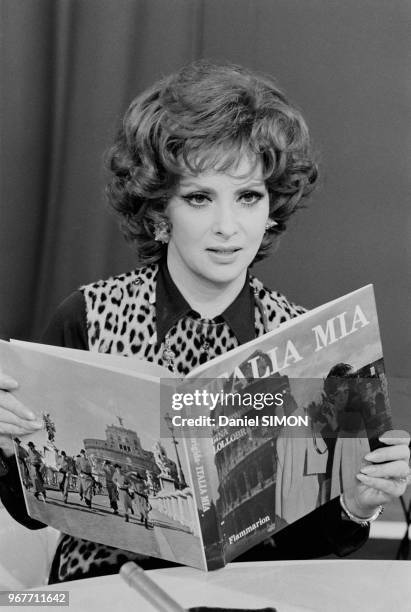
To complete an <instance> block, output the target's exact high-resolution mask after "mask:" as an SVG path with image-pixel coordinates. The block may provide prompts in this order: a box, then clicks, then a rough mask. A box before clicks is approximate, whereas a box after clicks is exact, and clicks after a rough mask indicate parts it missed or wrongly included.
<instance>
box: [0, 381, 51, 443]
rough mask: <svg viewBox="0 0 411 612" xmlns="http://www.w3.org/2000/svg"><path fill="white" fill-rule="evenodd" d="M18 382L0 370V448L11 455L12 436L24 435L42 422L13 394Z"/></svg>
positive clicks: (37, 427)
mask: <svg viewBox="0 0 411 612" xmlns="http://www.w3.org/2000/svg"><path fill="white" fill-rule="evenodd" d="M18 386H19V385H18V383H17V382H16V381H15V380H14V379H13V378H11V377H10V376H8V375H7V374H5V373H4V372H1V371H0V448H1V449H2V450H3V452H4V453H5V454H6V455H11V454H13V452H14V449H13V442H12V437H13V436H24V435H28V434H31V433H33V432H34V431H37V430H39V429H41V428H42V427H43V422H42V420H41V419H38V418H37V417H36V415H35V414H34V413H33V412H32V411H31V410H30V409H29V408H27V407H26V406H24V404H22V403H21V402H19V400H18V399H16V397H15V396H14V395H13V393H12V392H13V391H15V390H16V389H17V388H18Z"/></svg>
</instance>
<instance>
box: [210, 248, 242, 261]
mask: <svg viewBox="0 0 411 612" xmlns="http://www.w3.org/2000/svg"><path fill="white" fill-rule="evenodd" d="M206 251H207V253H208V254H209V256H210V259H211V260H212V261H216V262H219V263H220V262H225V263H231V262H232V261H234V260H235V259H236V258H237V255H238V253H239V252H240V251H241V249H240V248H239V247H232V248H231V247H230V248H227V247H221V248H219V247H211V248H208V249H206Z"/></svg>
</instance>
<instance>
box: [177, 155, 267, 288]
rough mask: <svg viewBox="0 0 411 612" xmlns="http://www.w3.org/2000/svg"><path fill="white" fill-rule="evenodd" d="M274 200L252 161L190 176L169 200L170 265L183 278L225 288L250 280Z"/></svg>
mask: <svg viewBox="0 0 411 612" xmlns="http://www.w3.org/2000/svg"><path fill="white" fill-rule="evenodd" d="M268 213H269V196H268V192H267V189H266V186H265V182H264V180H263V174H262V168H261V164H260V163H258V164H254V163H252V162H251V161H250V159H249V158H248V157H247V156H243V157H242V158H240V160H239V163H238V164H237V166H236V167H235V168H233V169H230V170H229V171H227V172H218V171H215V170H208V171H205V172H202V173H199V174H185V175H183V177H182V178H181V181H180V183H179V185H178V187H177V190H176V193H175V194H174V195H173V196H172V197H171V198H170V200H169V203H168V205H167V209H166V214H167V216H168V219H169V221H170V223H171V235H170V242H169V244H168V265H169V268H170V270H172V271H173V270H174V271H177V272H178V274H179V278H180V279H186V281H187V282H197V283H198V282H200V283H203V284H205V285H208V286H210V284H211V285H218V286H223V285H226V284H229V283H231V282H232V281H234V280H236V279H238V277H239V276H241V275H245V272H246V270H247V268H248V266H249V265H250V264H251V262H252V261H253V259H254V257H255V255H256V253H257V251H258V249H259V247H260V244H261V241H262V239H263V235H264V232H265V224H266V222H267V219H268Z"/></svg>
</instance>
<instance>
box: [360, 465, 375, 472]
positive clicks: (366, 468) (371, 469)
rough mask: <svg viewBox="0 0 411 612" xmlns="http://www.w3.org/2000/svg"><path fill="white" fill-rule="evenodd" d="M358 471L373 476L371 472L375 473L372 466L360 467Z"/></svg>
mask: <svg viewBox="0 0 411 612" xmlns="http://www.w3.org/2000/svg"><path fill="white" fill-rule="evenodd" d="M360 471H361V473H362V474H373V472H375V469H374V466H372V465H366V466H364V467H362V468H361V470H360Z"/></svg>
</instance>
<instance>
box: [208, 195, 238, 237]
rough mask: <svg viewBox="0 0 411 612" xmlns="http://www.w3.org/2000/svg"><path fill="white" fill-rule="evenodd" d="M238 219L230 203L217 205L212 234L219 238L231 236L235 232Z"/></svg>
mask: <svg viewBox="0 0 411 612" xmlns="http://www.w3.org/2000/svg"><path fill="white" fill-rule="evenodd" d="M237 223H238V219H237V216H236V212H235V210H234V207H233V206H232V205H231V203H230V202H224V203H221V204H219V205H218V206H217V207H216V210H215V216H214V226H213V229H214V232H215V233H216V234H219V235H221V236H227V237H229V236H232V235H233V234H235V233H236V232H237Z"/></svg>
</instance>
